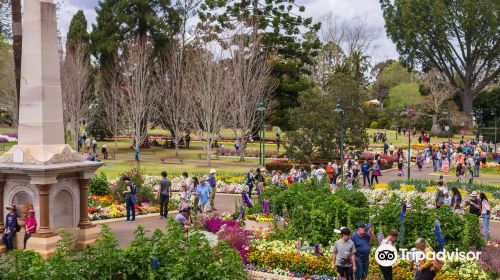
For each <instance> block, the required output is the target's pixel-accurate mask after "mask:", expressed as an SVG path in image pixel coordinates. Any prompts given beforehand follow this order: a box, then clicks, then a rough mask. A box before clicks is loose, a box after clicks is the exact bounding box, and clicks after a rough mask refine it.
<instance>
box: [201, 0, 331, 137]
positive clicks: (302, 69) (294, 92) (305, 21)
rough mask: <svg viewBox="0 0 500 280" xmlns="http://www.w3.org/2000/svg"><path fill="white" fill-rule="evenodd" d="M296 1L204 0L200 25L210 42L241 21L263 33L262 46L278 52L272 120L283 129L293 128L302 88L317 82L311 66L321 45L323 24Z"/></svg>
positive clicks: (274, 69)
mask: <svg viewBox="0 0 500 280" xmlns="http://www.w3.org/2000/svg"><path fill="white" fill-rule="evenodd" d="M295 2H296V1H295V0H222V1H214V0H204V3H203V4H202V5H201V11H200V19H201V22H200V24H199V27H201V28H204V29H207V30H209V31H212V32H209V33H208V35H207V36H206V40H207V41H210V40H213V39H214V38H216V37H217V35H218V34H221V33H222V34H223V35H224V34H225V33H224V31H227V30H235V29H236V28H237V27H238V26H239V25H240V24H241V23H243V24H245V25H246V26H247V27H249V28H251V29H252V31H253V32H254V33H258V34H260V35H262V40H261V48H262V49H263V50H264V51H265V52H267V53H274V54H275V55H276V56H277V58H276V59H274V62H273V75H274V76H275V77H277V78H278V79H279V85H278V86H277V87H276V89H275V91H274V93H273V99H274V100H275V102H274V104H275V106H274V109H273V113H272V118H271V122H272V123H273V124H275V125H278V126H280V127H281V128H283V129H288V128H290V109H291V108H293V107H296V106H297V105H298V102H297V99H298V95H299V92H300V91H304V90H306V89H308V88H310V87H311V86H312V85H313V83H312V82H311V81H310V80H309V79H308V78H307V77H306V75H309V74H310V72H309V70H308V67H306V66H307V65H311V64H313V63H314V60H313V58H314V56H316V55H317V50H318V49H319V47H320V45H321V44H320V41H319V39H318V37H317V35H316V34H317V31H318V30H319V28H320V24H313V22H312V18H307V17H303V12H304V11H305V7H304V6H299V5H297V4H296V3H295Z"/></svg>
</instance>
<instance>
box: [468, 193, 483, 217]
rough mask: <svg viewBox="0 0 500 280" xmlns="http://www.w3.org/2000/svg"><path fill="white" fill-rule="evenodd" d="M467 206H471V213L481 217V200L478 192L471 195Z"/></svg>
mask: <svg viewBox="0 0 500 280" xmlns="http://www.w3.org/2000/svg"><path fill="white" fill-rule="evenodd" d="M465 205H469V213H470V214H473V215H476V216H478V217H479V216H480V214H481V200H479V198H478V197H477V192H476V191H473V192H472V194H471V198H470V199H469V200H467V202H466V204H465Z"/></svg>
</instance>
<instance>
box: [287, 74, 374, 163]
mask: <svg viewBox="0 0 500 280" xmlns="http://www.w3.org/2000/svg"><path fill="white" fill-rule="evenodd" d="M364 101H365V100H364V94H363V92H362V91H361V90H360V86H359V82H358V81H357V80H356V79H354V78H353V77H352V76H351V75H346V74H344V73H335V74H333V75H331V76H330V78H329V79H328V82H327V83H326V84H325V87H324V90H323V91H320V90H319V89H317V88H315V89H311V90H309V91H308V92H303V93H301V95H300V99H299V102H300V106H299V107H297V108H295V109H294V114H292V118H293V123H294V124H295V128H296V130H295V131H292V132H288V133H287V138H288V140H289V144H288V145H287V153H288V154H289V156H290V157H292V158H298V159H305V160H309V161H310V160H312V159H315V158H321V159H326V158H331V157H332V156H336V157H338V156H339V151H340V149H339V148H340V115H339V114H338V113H337V112H335V111H334V110H335V106H336V104H337V103H340V104H341V105H342V109H343V110H344V113H343V114H344V129H345V130H344V145H345V146H344V148H345V149H346V150H348V151H356V150H357V151H359V150H363V149H364V148H366V147H367V146H368V134H367V133H366V129H365V127H366V120H365V117H364V113H363V102H364ZM325 116H327V117H325Z"/></svg>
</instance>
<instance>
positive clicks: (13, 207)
mask: <svg viewBox="0 0 500 280" xmlns="http://www.w3.org/2000/svg"><path fill="white" fill-rule="evenodd" d="M5 209H16V206H15V205H14V204H9V205H7V207H5Z"/></svg>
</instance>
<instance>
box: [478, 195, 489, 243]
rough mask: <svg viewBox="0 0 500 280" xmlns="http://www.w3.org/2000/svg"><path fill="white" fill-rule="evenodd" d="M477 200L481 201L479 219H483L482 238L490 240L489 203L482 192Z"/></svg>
mask: <svg viewBox="0 0 500 280" xmlns="http://www.w3.org/2000/svg"><path fill="white" fill-rule="evenodd" d="M479 199H481V217H483V232H484V237H485V238H486V239H487V240H489V239H490V214H491V210H490V202H489V201H488V198H487V197H486V195H485V194H484V192H482V193H480V194H479Z"/></svg>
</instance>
